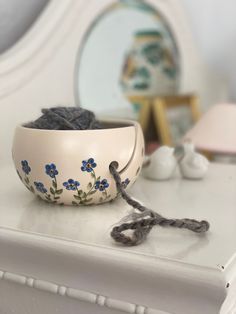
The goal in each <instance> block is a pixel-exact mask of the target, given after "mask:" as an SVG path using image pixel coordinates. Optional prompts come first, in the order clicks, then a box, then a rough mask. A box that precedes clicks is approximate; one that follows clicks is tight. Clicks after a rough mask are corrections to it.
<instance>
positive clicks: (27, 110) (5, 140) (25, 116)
mask: <svg viewBox="0 0 236 314" xmlns="http://www.w3.org/2000/svg"><path fill="white" fill-rule="evenodd" d="M114 2H115V0H99V1H96V0H86V1H85V0H67V1H57V0H51V1H50V2H49V5H48V6H47V8H46V10H45V11H44V12H43V13H42V15H41V16H40V18H39V19H38V21H37V22H36V23H35V25H34V26H33V27H32V29H30V30H29V32H28V33H27V34H26V35H25V36H24V37H23V38H22V40H20V41H19V43H17V44H16V45H15V46H14V47H13V48H12V49H10V50H9V51H8V52H6V53H5V54H3V55H1V56H0V86H1V89H0V104H1V107H2V108H7V109H6V110H4V113H3V114H1V116H0V125H1V128H2V129H4V130H5V131H4V132H1V133H0V143H1V145H2V147H3V149H2V150H1V152H0V158H1V160H3V161H4V162H7V161H8V160H9V159H10V149H11V140H12V134H13V130H14V127H15V125H16V124H17V123H22V122H24V121H27V120H30V119H33V118H35V117H37V116H38V114H39V109H40V108H41V107H43V106H47V107H49V106H52V105H57V104H62V105H68V104H70V105H73V104H75V103H76V99H75V96H76V90H75V88H77V81H76V77H77V75H76V73H77V71H78V63H79V52H80V49H81V45H82V43H83V39H84V38H85V36H86V33H87V31H88V30H89V29H90V27H91V25H92V23H93V21H94V19H95V18H96V17H97V16H98V14H100V13H101V12H102V11H103V10H104V9H105V8H106V7H107V6H109V5H111V4H112V3H114ZM147 3H150V4H151V5H153V6H154V7H156V8H157V10H159V11H160V12H161V13H162V14H163V15H164V16H165V17H166V18H167V20H168V21H169V23H170V25H171V27H172V29H173V33H174V35H175V36H176V39H177V43H178V46H179V49H180V54H181V58H182V82H181V91H183V92H190V91H196V92H198V93H200V95H201V96H202V103H203V104H204V106H207V105H210V104H212V103H213V102H214V101H215V100H216V99H217V100H218V101H219V100H220V99H224V100H225V93H224V90H225V89H224V88H223V87H224V86H223V85H222V84H219V83H214V84H212V85H211V82H213V80H212V77H209V72H208V71H207V69H206V68H205V67H204V66H203V64H202V62H201V59H200V57H199V55H198V53H197V51H196V49H195V45H194V41H193V39H192V36H191V34H190V32H189V27H188V24H187V22H186V19H185V15H184V12H183V10H182V8H181V5H180V3H179V2H176V1H175V0H165V1H164V0H147Z"/></svg>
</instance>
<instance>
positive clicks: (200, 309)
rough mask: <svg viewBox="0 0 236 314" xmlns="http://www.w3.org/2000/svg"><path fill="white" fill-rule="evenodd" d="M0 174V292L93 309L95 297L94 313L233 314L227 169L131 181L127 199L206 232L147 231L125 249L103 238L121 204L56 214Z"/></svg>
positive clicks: (230, 173) (231, 196)
mask: <svg viewBox="0 0 236 314" xmlns="http://www.w3.org/2000/svg"><path fill="white" fill-rule="evenodd" d="M0 175H1V178H2V182H4V186H3V187H2V189H1V190H0V199H1V204H0V225H1V228H0V247H1V255H0V269H1V270H2V272H1V273H0V278H2V280H3V281H2V282H1V280H0V287H1V285H2V286H3V287H4V285H5V284H4V282H5V281H7V282H8V283H9V284H10V282H11V284H12V285H13V284H14V285H16V284H18V285H21V286H22V285H26V286H27V287H32V288H35V289H36V290H38V289H41V290H43V291H45V290H46V291H48V293H51V294H54V295H55V294H57V295H60V296H67V297H69V298H74V297H75V298H76V296H78V298H79V300H80V301H78V302H79V303H78V306H80V305H79V304H80V303H81V302H85V303H86V302H94V294H95V295H99V296H101V297H99V298H97V301H96V302H97V303H98V304H99V305H100V306H105V307H109V308H111V309H114V310H115V309H116V311H117V310H121V309H122V310H123V312H126V313H139V312H137V311H141V310H142V306H144V307H147V308H148V309H153V310H150V313H155V312H152V311H154V309H155V310H159V311H164V312H167V313H177V314H178V313H179V314H185V313H186V314H197V313H208V314H211V313H212V314H213V313H218V312H219V311H220V308H221V306H222V304H223V303H224V302H225V303H224V305H223V307H222V313H223V314H224V313H227V314H232V313H234V312H232V311H231V312H230V311H229V309H230V308H232V307H233V308H234V307H235V300H234V299H235V294H234V293H233V292H232V291H234V290H231V289H234V288H233V287H234V280H235V279H234V278H235V275H236V272H235V251H236V250H235V249H236V243H235V241H234V239H235V236H236V234H235V233H236V229H235V218H236V217H235V215H236V212H235V199H236V193H235V189H234V182H235V181H236V170H235V167H234V166H230V165H217V164H212V165H211V166H210V170H209V173H208V175H207V177H206V178H205V180H203V181H187V180H180V178H179V177H178V174H176V178H175V179H173V180H171V181H166V182H152V181H148V180H145V179H144V178H140V179H139V180H138V181H137V183H136V184H135V186H134V187H133V188H132V189H131V193H132V194H133V195H134V196H135V197H138V198H139V199H140V200H141V201H142V202H143V203H145V204H147V205H148V206H149V207H150V208H153V209H155V210H158V211H159V212H161V213H162V214H163V215H165V216H168V217H192V218H197V219H208V220H209V221H210V223H211V231H210V232H209V233H208V234H207V235H206V236H201V235H196V234H193V233H191V232H189V231H186V230H173V229H170V228H166V229H165V228H155V229H154V230H153V231H152V233H151V234H150V236H149V238H148V239H147V241H146V242H145V243H144V244H142V245H140V246H137V247H133V248H126V247H122V246H117V245H115V244H114V243H113V241H112V240H111V238H110V236H109V230H110V228H111V227H112V225H114V223H116V222H117V221H119V220H120V219H121V218H122V217H123V216H124V215H125V214H127V213H128V211H129V207H128V206H127V205H125V203H124V202H123V201H122V200H117V201H116V202H114V203H112V204H106V205H102V206H99V207H89V206H88V207H86V208H84V207H81V208H78V209H75V208H74V207H56V206H52V205H49V204H46V203H44V202H41V201H38V200H37V199H35V198H34V196H33V195H31V194H30V193H29V192H28V191H27V190H26V189H25V188H24V186H23V185H22V183H21V182H20V181H19V179H18V178H17V176H16V175H14V170H13V167H12V166H8V167H5V168H4V169H1V172H0ZM13 196H14V197H13ZM167 196H168V197H167ZM225 226H227V228H225ZM9 284H7V285H9ZM231 286H232V288H231ZM16 289H17V288H16ZM78 291H79V292H78ZM81 291H82V292H81ZM36 295H37V294H36ZM103 296H104V297H106V298H108V299H109V300H110V299H112V300H113V299H114V300H117V301H115V302H113V301H108V299H106V301H105V299H104V297H103ZM82 299H83V301H81V300H82ZM66 302H67V301H66ZM68 302H69V301H68ZM123 302H124V303H123ZM10 304H11V303H9V304H8V305H6V306H9V308H10ZM130 304H131V305H130ZM132 304H140V306H139V307H137V306H136V307H134V305H132ZM134 309H135V311H136V312H132V311H134ZM225 309H227V311H228V312H227V311H226V310H225ZM223 310H224V311H225V312H223ZM52 313H54V312H52ZM72 313H73V312H72ZM84 313H87V312H84ZM88 313H89V312H88ZM111 313H112V312H111ZM141 313H142V312H141ZM145 313H146V312H145ZM147 313H149V312H147ZM20 314H21V313H20Z"/></svg>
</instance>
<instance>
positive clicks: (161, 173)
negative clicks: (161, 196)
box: [142, 146, 177, 180]
mask: <svg viewBox="0 0 236 314" xmlns="http://www.w3.org/2000/svg"><path fill="white" fill-rule="evenodd" d="M176 166H177V161H176V158H175V157H174V148H171V147H168V146H162V147H160V148H158V149H157V150H156V151H155V152H154V153H153V154H152V155H151V156H150V157H149V160H148V161H147V162H146V166H144V168H143V172H142V173H143V176H144V177H146V178H147V179H151V180H167V179H169V178H170V177H172V175H173V174H174V172H175V169H176Z"/></svg>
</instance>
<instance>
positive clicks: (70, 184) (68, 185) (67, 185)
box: [63, 179, 80, 191]
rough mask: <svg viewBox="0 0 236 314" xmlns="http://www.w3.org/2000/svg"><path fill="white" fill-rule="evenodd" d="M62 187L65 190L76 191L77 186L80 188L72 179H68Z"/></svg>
mask: <svg viewBox="0 0 236 314" xmlns="http://www.w3.org/2000/svg"><path fill="white" fill-rule="evenodd" d="M63 185H64V187H65V188H66V189H67V190H73V191H74V190H76V189H77V187H78V186H80V183H79V182H78V181H75V180H73V179H69V180H68V181H66V182H64V183H63Z"/></svg>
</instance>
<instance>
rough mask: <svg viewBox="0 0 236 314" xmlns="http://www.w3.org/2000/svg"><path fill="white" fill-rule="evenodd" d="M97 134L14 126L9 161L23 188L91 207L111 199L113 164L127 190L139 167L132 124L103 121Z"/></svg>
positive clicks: (139, 139) (138, 142)
mask: <svg viewBox="0 0 236 314" xmlns="http://www.w3.org/2000/svg"><path fill="white" fill-rule="evenodd" d="M102 123H103V124H104V129H99V130H76V131H75V130H38V129H31V128H26V127H24V126H18V127H17V128H16V130H15V136H14V141H13V150H12V155H13V160H14V164H15V167H16V170H17V173H18V175H19V177H20V179H21V181H22V182H23V183H24V185H25V186H26V187H27V188H28V189H29V190H30V191H31V192H33V193H35V194H36V195H38V196H40V197H41V198H42V199H44V200H46V201H48V202H53V203H57V204H66V205H91V204H98V203H104V202H108V201H110V200H112V199H114V198H115V197H116V196H117V190H116V185H115V182H114V179H113V177H112V176H111V174H110V171H109V165H110V163H111V162H112V161H117V162H118V164H119V167H118V171H119V172H120V175H121V179H122V182H123V184H124V186H127V187H129V186H131V185H132V184H133V183H134V181H135V180H136V178H137V176H138V175H139V172H140V170H141V167H142V162H143V157H144V140H143V134H142V130H141V128H140V125H139V124H138V123H137V122H134V121H127V120H124V121H109V122H108V121H104V122H102Z"/></svg>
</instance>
